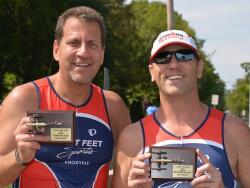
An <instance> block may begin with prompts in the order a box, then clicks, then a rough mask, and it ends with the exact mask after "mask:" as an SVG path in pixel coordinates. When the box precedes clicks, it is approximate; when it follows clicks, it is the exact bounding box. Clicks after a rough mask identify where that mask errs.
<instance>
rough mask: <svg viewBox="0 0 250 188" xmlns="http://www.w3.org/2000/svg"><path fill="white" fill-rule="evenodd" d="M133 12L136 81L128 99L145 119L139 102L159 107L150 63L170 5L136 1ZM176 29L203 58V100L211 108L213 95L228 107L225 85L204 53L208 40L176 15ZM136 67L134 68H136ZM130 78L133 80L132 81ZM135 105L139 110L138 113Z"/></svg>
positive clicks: (131, 86) (132, 74) (128, 90)
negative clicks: (149, 67)
mask: <svg viewBox="0 0 250 188" xmlns="http://www.w3.org/2000/svg"><path fill="white" fill-rule="evenodd" d="M128 8H129V9H130V11H131V13H132V20H131V25H130V27H132V28H135V30H134V31H133V35H134V36H135V37H134V40H133V41H132V43H131V44H130V45H131V49H130V51H131V52H132V53H133V55H132V56H131V57H133V59H130V60H133V62H131V64H132V65H129V66H131V68H132V69H131V70H132V72H131V73H130V75H131V77H132V78H133V80H134V81H135V82H132V84H130V85H128V86H127V87H126V88H127V91H126V100H127V101H128V102H129V104H130V107H132V108H130V111H131V112H134V111H137V115H138V114H139V115H138V116H142V115H143V114H144V113H143V112H141V110H142V108H141V109H140V108H139V106H142V105H139V104H138V103H141V102H142V101H143V98H144V97H145V96H146V97H147V98H149V100H150V102H151V103H153V104H159V99H158V90H157V88H156V87H155V85H154V84H152V83H151V82H150V75H149V71H148V68H147V63H148V60H149V57H150V50H151V47H152V43H153V41H154V39H155V37H157V35H158V34H159V33H160V32H162V31H164V30H166V29H167V17H166V16H167V15H166V4H164V3H161V2H151V3H149V2H148V1H146V0H140V1H133V2H132V3H131V4H129V5H128ZM174 20H175V28H176V29H181V30H184V31H186V32H187V33H188V34H189V35H191V36H192V37H193V38H194V40H195V41H196V44H197V46H198V49H199V53H200V56H201V58H202V60H203V61H204V63H205V69H204V74H203V78H202V79H201V80H200V81H199V85H198V87H199V94H200V98H201V100H202V101H203V102H204V103H206V104H208V105H210V103H211V96H212V94H218V95H220V99H221V100H220V101H221V102H220V104H219V106H218V107H219V108H221V109H223V107H224V100H223V98H224V88H225V84H224V82H223V81H222V80H221V79H220V77H219V75H218V74H216V73H215V69H214V66H213V65H212V64H211V62H210V60H209V58H208V56H207V55H206V54H205V52H203V51H202V47H203V44H204V42H205V41H204V40H202V39H198V38H197V37H196V33H195V31H194V30H193V29H192V28H191V27H190V26H189V25H188V22H187V21H185V20H184V19H183V18H182V15H181V14H179V13H177V12H174ZM132 66H133V67H132ZM131 77H130V78H131ZM135 106H136V107H137V109H136V110H135ZM138 112H139V113H138Z"/></svg>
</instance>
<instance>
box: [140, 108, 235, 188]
mask: <svg viewBox="0 0 250 188" xmlns="http://www.w3.org/2000/svg"><path fill="white" fill-rule="evenodd" d="M224 119H225V114H224V113H223V112H221V111H218V110H216V109H213V108H209V110H208V113H207V116H206V118H205V119H204V121H203V122H202V124H201V125H200V126H199V127H198V128H197V129H196V130H195V131H194V132H193V133H191V134H190V135H187V136H183V137H178V136H175V135H174V134H172V133H170V132H169V131H168V130H166V129H165V128H164V127H163V126H162V125H161V124H160V122H159V121H158V120H157V118H156V116H155V113H153V114H152V115H149V116H146V117H145V118H144V119H142V120H141V121H140V124H141V128H142V133H143V137H144V147H143V151H142V152H143V153H145V152H148V150H149V146H151V145H154V146H169V147H188V148H199V149H200V150H201V151H202V152H203V153H204V154H205V155H206V156H207V157H208V159H209V160H210V161H211V162H212V164H213V165H214V166H215V167H216V168H219V170H220V171H221V173H222V177H223V181H224V185H225V186H226V187H227V188H234V187H236V186H237V181H236V179H235V177H234V176H233V173H232V170H231V168H230V165H229V161H228V158H227V154H226V151H225V145H224V137H223V132H224ZM201 165H202V164H201V161H200V159H198V160H197V167H199V166H201ZM153 187H154V188H162V187H165V188H166V187H168V188H174V187H175V188H176V187H191V185H190V184H189V183H188V182H181V181H166V180H165V181H163V180H154V186H153Z"/></svg>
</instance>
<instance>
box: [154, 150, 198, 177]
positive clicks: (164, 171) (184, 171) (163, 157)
mask: <svg viewBox="0 0 250 188" xmlns="http://www.w3.org/2000/svg"><path fill="white" fill-rule="evenodd" d="M150 153H151V155H152V156H151V158H150V167H151V178H152V179H169V180H180V181H192V180H193V179H194V176H195V172H196V168H197V166H196V165H197V164H196V160H197V156H196V151H195V148H185V147H159V146H151V147H150Z"/></svg>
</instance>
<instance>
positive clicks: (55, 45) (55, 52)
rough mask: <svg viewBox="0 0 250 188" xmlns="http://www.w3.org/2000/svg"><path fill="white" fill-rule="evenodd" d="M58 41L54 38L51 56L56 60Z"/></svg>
mask: <svg viewBox="0 0 250 188" xmlns="http://www.w3.org/2000/svg"><path fill="white" fill-rule="evenodd" d="M59 45H60V44H59V42H58V41H57V40H54V44H53V57H54V59H55V60H56V61H59Z"/></svg>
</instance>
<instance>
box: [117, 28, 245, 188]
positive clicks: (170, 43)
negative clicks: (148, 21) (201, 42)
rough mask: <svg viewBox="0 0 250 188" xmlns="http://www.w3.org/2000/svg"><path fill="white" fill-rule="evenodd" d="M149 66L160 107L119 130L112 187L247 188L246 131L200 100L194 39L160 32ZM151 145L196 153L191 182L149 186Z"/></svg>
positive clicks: (158, 182)
mask: <svg viewBox="0 0 250 188" xmlns="http://www.w3.org/2000/svg"><path fill="white" fill-rule="evenodd" d="M148 67H149V72H150V75H151V80H152V81H154V82H155V83H156V85H157V86H158V89H159V95H160V106H159V107H158V110H157V111H156V112H155V113H153V114H151V115H149V116H146V117H145V118H143V119H142V120H140V121H138V122H136V123H134V124H133V125H132V126H128V127H126V128H125V129H124V130H123V131H122V133H121V135H120V138H119V141H118V149H117V150H116V152H117V153H116V156H117V159H116V165H115V171H114V176H113V186H114V187H119V188H125V187H135V188H149V187H154V188H156V187H159V188H160V187H211V188H219V187H220V188H222V187H227V188H234V187H236V185H237V181H239V182H240V183H241V185H242V186H243V187H250V180H249V169H250V163H249V162H248V161H249V156H250V150H249V148H250V131H249V128H248V127H247V126H246V125H245V124H244V122H243V121H241V120H240V119H238V118H236V117H232V116H230V115H226V114H224V113H223V112H221V111H219V110H217V109H214V108H211V107H209V106H207V105H205V104H203V103H202V102H201V101H200V100H199V96H198V84H197V79H200V78H201V77H202V71H203V63H202V61H201V60H200V58H199V52H198V49H197V47H196V44H195V42H194V40H193V39H192V38H191V37H190V36H188V34H187V33H185V32H184V31H180V30H169V31H165V32H162V33H160V35H159V36H158V37H157V39H156V40H155V41H154V44H153V48H152V51H151V56H150V61H149V65H148ZM150 146H165V147H177V148H180V149H181V148H197V150H196V152H197V154H198V157H199V158H198V160H197V165H198V168H197V171H196V172H195V178H194V179H193V180H192V181H191V182H186V181H176V180H172V181H170V180H167V179H154V181H152V179H151V178H150V170H151V169H150V165H149V164H148V160H149V158H150V157H151V154H150V153H149V147H150ZM184 172H185V171H184ZM191 172H192V171H191ZM173 179H174V178H173Z"/></svg>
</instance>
